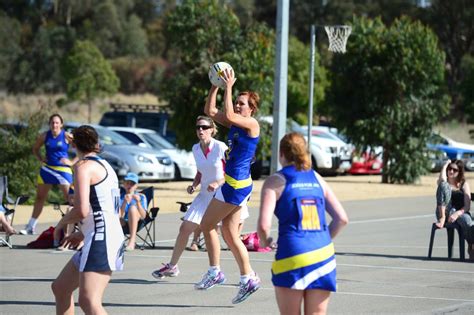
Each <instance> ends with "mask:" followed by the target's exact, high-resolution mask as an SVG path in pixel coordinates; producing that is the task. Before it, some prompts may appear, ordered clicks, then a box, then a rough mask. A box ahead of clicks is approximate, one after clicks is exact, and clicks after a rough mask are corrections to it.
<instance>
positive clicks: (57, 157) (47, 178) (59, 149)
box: [38, 130, 72, 185]
mask: <svg viewBox="0 0 474 315" xmlns="http://www.w3.org/2000/svg"><path fill="white" fill-rule="evenodd" d="M44 145H45V148H46V163H45V164H43V166H42V167H41V169H40V173H39V175H38V184H51V185H70V184H71V183H72V169H71V167H70V166H68V165H64V164H62V163H61V159H62V158H68V149H69V144H68V143H67V141H66V133H65V132H64V130H61V132H60V134H59V135H58V136H57V137H53V134H52V133H51V130H49V131H48V132H47V133H46V138H45V141H44Z"/></svg>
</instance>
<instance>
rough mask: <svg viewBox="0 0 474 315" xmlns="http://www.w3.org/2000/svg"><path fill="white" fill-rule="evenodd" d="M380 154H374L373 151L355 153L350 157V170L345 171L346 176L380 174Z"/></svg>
mask: <svg viewBox="0 0 474 315" xmlns="http://www.w3.org/2000/svg"><path fill="white" fill-rule="evenodd" d="M380 155H381V152H380V153H375V151H374V150H367V151H365V152H363V153H362V154H358V153H357V152H356V151H354V152H353V155H352V164H351V168H350V169H348V170H347V173H348V174H352V175H373V174H375V175H377V174H382V160H381V159H380Z"/></svg>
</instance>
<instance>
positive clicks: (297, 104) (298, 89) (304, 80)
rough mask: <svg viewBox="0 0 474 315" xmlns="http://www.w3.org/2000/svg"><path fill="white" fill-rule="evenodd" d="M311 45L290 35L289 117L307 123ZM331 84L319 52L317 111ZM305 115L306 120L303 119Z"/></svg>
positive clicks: (317, 57) (316, 62) (315, 101)
mask: <svg viewBox="0 0 474 315" xmlns="http://www.w3.org/2000/svg"><path fill="white" fill-rule="evenodd" d="M309 56H310V49H309V46H307V45H305V44H303V43H302V42H300V41H299V40H298V39H297V38H296V37H294V36H290V38H289V45H288V117H293V118H294V119H296V120H297V121H299V122H300V123H303V124H307V123H308V121H307V115H308V104H309V67H310V65H309ZM328 86H329V81H328V79H327V70H326V68H325V67H323V66H322V65H321V63H320V56H319V53H318V52H317V51H316V56H315V91H314V100H313V101H314V104H315V112H316V111H317V108H318V106H319V105H320V104H322V102H323V101H324V98H325V90H326V89H327V88H328ZM302 117H304V120H303V119H302Z"/></svg>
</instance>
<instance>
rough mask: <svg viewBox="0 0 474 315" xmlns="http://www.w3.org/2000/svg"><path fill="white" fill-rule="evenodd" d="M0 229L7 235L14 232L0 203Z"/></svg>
mask: <svg viewBox="0 0 474 315" xmlns="http://www.w3.org/2000/svg"><path fill="white" fill-rule="evenodd" d="M0 231H3V232H5V233H6V234H8V235H12V234H16V231H15V229H14V228H13V227H12V226H11V225H10V222H9V220H8V218H7V216H6V215H5V208H4V207H3V206H2V205H1V204H0Z"/></svg>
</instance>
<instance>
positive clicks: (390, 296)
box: [336, 291, 474, 302]
mask: <svg viewBox="0 0 474 315" xmlns="http://www.w3.org/2000/svg"><path fill="white" fill-rule="evenodd" d="M336 294H345V295H361V296H377V297H389V298H401V299H416V300H436V301H455V302H474V300H466V299H450V298H437V297H429V296H406V295H396V294H376V293H356V292H341V291H338V292H336Z"/></svg>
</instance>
